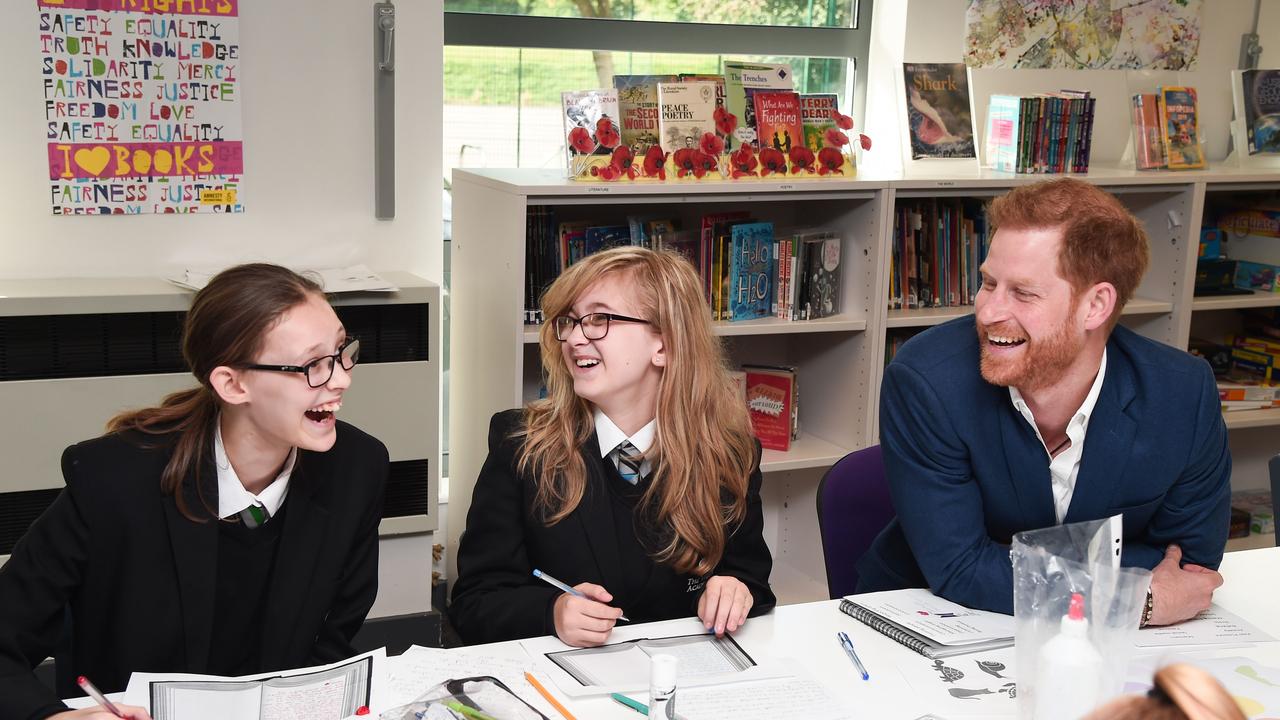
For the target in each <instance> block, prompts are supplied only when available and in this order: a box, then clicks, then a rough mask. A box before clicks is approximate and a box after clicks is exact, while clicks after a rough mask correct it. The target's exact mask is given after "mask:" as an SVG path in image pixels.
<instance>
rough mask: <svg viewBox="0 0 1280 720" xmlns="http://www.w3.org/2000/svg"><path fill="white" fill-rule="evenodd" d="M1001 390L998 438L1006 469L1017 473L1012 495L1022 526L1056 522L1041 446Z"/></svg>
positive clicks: (1039, 526) (1006, 393)
mask: <svg viewBox="0 0 1280 720" xmlns="http://www.w3.org/2000/svg"><path fill="white" fill-rule="evenodd" d="M1001 390H1002V392H1003V393H1004V398H1002V399H1003V400H1004V402H1003V403H1001V404H1000V405H999V407H1000V439H1001V440H1002V441H1003V443H1004V454H1005V458H1006V461H1007V462H1006V465H1005V467H1006V468H1008V470H1006V472H1010V473H1013V472H1017V473H1019V474H1018V475H1017V476H1016V477H1010V478H1009V483H1010V485H1012V486H1013V490H1014V494H1015V495H1017V497H1018V507H1019V508H1021V510H1022V517H1023V519H1024V522H1023V523H1020V524H1021V525H1023V526H1024V527H1028V528H1042V527H1049V526H1050V525H1053V524H1055V522H1056V521H1057V515H1056V514H1055V513H1054V511H1053V488H1052V481H1051V480H1050V478H1049V462H1048V460H1046V459H1045V452H1044V446H1043V445H1042V444H1041V442H1040V440H1039V439H1038V438H1037V437H1036V433H1035V430H1033V429H1032V428H1031V426H1030V425H1029V424H1028V423H1027V421H1026V419H1025V418H1023V417H1022V414H1021V413H1019V412H1018V411H1017V409H1015V408H1014V407H1013V401H1012V400H1010V399H1009V396H1008V390H1006V389H1003V388H1002V389H1001ZM1016 468H1043V472H1040V471H1036V472H1030V471H1025V472H1024V471H1019V470H1016Z"/></svg>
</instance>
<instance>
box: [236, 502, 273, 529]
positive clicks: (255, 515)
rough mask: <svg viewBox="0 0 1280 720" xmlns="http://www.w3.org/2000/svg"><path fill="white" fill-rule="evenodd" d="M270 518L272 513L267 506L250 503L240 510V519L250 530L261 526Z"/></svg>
mask: <svg viewBox="0 0 1280 720" xmlns="http://www.w3.org/2000/svg"><path fill="white" fill-rule="evenodd" d="M270 519H271V513H269V512H267V509H266V508H264V507H258V506H257V505H250V506H249V507H247V508H245V509H243V510H241V511H240V521H241V522H243V523H244V526H245V527H247V528H249V529H250V530H252V529H254V528H258V527H261V526H262V525H263V524H265V523H266V522H267V521H268V520H270Z"/></svg>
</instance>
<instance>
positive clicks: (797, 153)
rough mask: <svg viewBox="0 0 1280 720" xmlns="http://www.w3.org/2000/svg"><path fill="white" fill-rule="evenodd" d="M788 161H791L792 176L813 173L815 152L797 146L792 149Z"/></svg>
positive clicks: (788, 154)
mask: <svg viewBox="0 0 1280 720" xmlns="http://www.w3.org/2000/svg"><path fill="white" fill-rule="evenodd" d="M787 159H788V160H790V161H791V174H792V175H795V174H796V173H800V172H806V173H812V172H813V161H814V157H813V151H812V150H810V149H809V148H807V147H805V146H803V145H797V146H795V147H793V148H791V152H789V153H787Z"/></svg>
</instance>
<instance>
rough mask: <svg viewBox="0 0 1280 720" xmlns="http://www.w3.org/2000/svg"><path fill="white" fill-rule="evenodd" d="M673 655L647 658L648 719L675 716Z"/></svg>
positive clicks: (666, 719)
mask: <svg viewBox="0 0 1280 720" xmlns="http://www.w3.org/2000/svg"><path fill="white" fill-rule="evenodd" d="M677 666H678V663H677V662H676V657H675V656H674V655H654V656H652V657H651V658H649V720H673V719H674V718H676V668H677Z"/></svg>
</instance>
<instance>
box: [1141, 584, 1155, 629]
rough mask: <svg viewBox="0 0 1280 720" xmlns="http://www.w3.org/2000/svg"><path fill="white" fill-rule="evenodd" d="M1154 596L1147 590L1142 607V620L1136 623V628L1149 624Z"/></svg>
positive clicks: (1153, 605) (1153, 606)
mask: <svg viewBox="0 0 1280 720" xmlns="http://www.w3.org/2000/svg"><path fill="white" fill-rule="evenodd" d="M1155 606H1156V603H1155V596H1154V595H1152V594H1151V588H1150V587H1148V588H1147V602H1146V604H1145V605H1143V606H1142V619H1141V620H1140V621H1139V622H1138V627H1146V626H1147V625H1149V624H1150V623H1151V614H1152V612H1153V611H1154V610H1155Z"/></svg>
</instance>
